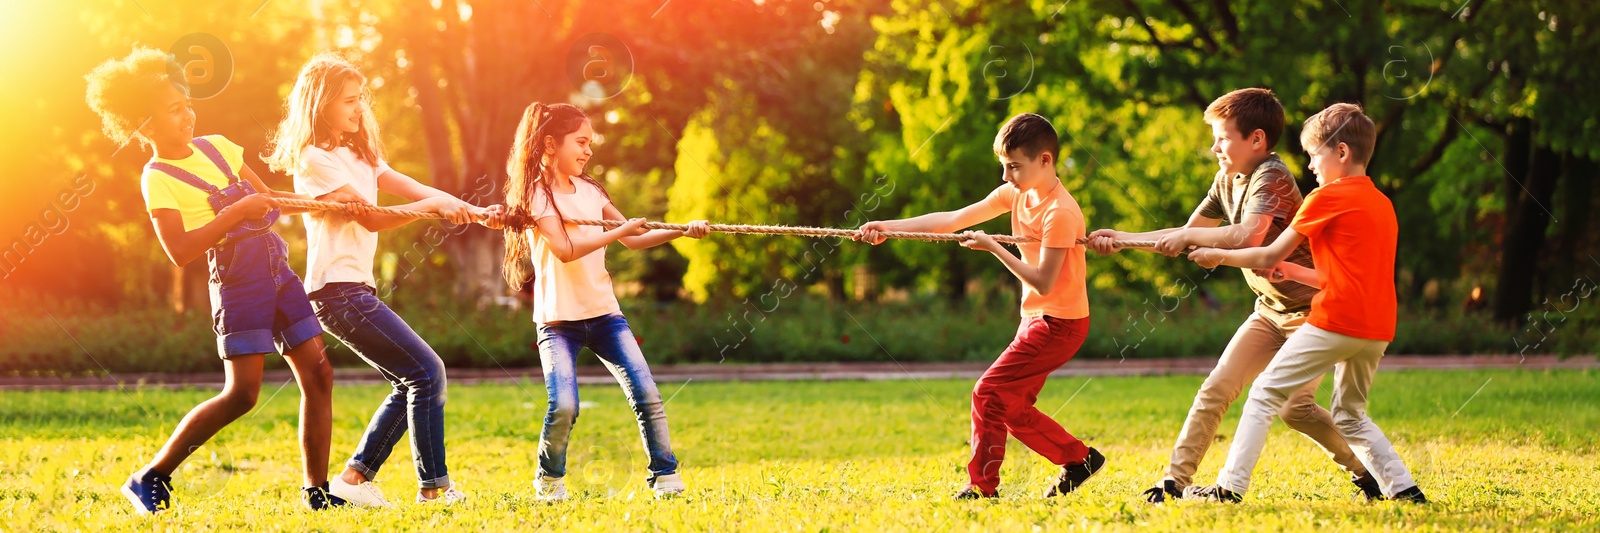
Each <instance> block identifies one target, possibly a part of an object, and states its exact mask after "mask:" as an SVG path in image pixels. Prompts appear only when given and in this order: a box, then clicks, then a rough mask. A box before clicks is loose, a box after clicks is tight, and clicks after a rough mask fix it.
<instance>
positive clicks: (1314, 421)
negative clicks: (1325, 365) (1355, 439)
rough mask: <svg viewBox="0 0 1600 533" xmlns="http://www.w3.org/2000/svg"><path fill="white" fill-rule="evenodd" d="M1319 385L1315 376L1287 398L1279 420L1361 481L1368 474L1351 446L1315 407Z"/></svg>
mask: <svg viewBox="0 0 1600 533" xmlns="http://www.w3.org/2000/svg"><path fill="white" fill-rule="evenodd" d="M1321 384H1322V376H1317V378H1316V379H1313V380H1311V382H1310V383H1307V384H1305V386H1303V387H1300V390H1297V391H1295V392H1294V394H1291V395H1289V399H1288V401H1287V402H1285V403H1284V404H1283V408H1282V409H1280V410H1279V411H1278V418H1281V419H1283V423H1285V424H1288V425H1289V427H1290V428H1293V429H1294V430H1295V431H1298V432H1300V434H1302V435H1305V436H1306V437H1308V438H1310V439H1311V441H1312V442H1315V443H1317V446H1320V447H1322V451H1324V452H1327V454H1328V458H1330V459H1333V462H1334V463H1337V464H1338V465H1339V467H1341V468H1343V469H1344V471H1345V472H1346V473H1348V474H1350V475H1351V476H1355V477H1361V476H1362V475H1363V474H1366V473H1367V467H1366V465H1363V464H1361V460H1360V459H1358V458H1357V457H1356V454H1355V452H1353V451H1351V450H1350V443H1349V442H1346V441H1345V439H1344V435H1343V434H1341V433H1340V432H1339V428H1338V427H1337V426H1335V425H1334V423H1333V415H1332V414H1331V413H1329V412H1328V410H1327V409H1323V408H1322V406H1321V405H1317V387H1318V386H1320V385H1321Z"/></svg>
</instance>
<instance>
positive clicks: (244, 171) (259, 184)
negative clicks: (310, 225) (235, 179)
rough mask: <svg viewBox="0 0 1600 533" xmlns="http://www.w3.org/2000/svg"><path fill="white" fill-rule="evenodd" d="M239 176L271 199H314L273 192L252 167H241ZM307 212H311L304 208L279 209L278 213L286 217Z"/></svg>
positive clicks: (301, 195)
mask: <svg viewBox="0 0 1600 533" xmlns="http://www.w3.org/2000/svg"><path fill="white" fill-rule="evenodd" d="M239 174H241V175H243V176H244V179H246V180H248V181H249V182H250V185H251V186H252V187H255V188H256V191H259V192H260V193H262V194H265V195H267V196H270V197H273V198H295V199H300V200H310V199H312V198H311V197H310V196H306V195H304V194H295V193H292V192H284V191H275V190H272V188H271V187H267V184H266V182H263V181H261V177H259V176H256V171H254V170H250V165H239ZM306 211H310V210H309V209H306V208H304V207H279V208H278V212H279V213H280V214H284V215H298V214H300V213H304V212H306ZM262 216H265V213H263V214H262Z"/></svg>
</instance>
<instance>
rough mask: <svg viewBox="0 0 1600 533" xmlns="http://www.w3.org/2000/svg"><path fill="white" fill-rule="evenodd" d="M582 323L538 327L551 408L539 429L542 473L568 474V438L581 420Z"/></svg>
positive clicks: (544, 475) (545, 381)
mask: <svg viewBox="0 0 1600 533" xmlns="http://www.w3.org/2000/svg"><path fill="white" fill-rule="evenodd" d="M582 337H583V331H582V326H576V327H574V326H572V325H569V324H544V325H540V326H539V341H538V342H539V366H542V367H544V388H545V394H546V395H547V396H548V398H549V407H548V408H547V409H546V410H545V414H544V429H543V430H541V431H540V432H539V476H540V477H551V478H561V477H566V475H567V437H568V436H570V435H571V434H572V426H573V424H575V423H577V421H578V373H577V364H578V350H581V349H582V348H583V343H582V342H583V341H582Z"/></svg>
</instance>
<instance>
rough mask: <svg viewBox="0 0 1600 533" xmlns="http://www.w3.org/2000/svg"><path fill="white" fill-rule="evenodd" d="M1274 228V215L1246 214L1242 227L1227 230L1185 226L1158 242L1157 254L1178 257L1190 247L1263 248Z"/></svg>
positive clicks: (1237, 226) (1232, 227)
mask: <svg viewBox="0 0 1600 533" xmlns="http://www.w3.org/2000/svg"><path fill="white" fill-rule="evenodd" d="M1270 229H1272V215H1265V214H1263V215H1246V216H1245V218H1244V220H1242V221H1240V223H1238V224H1229V225H1228V226H1225V227H1185V228H1183V229H1180V230H1178V231H1174V232H1172V233H1169V234H1167V235H1166V236H1165V237H1162V238H1161V240H1159V241H1156V251H1158V252H1161V253H1163V254H1166V255H1168V256H1172V257H1177V256H1178V254H1180V253H1183V251H1184V250H1187V249H1189V247H1190V246H1200V247H1206V248H1230V249H1233V248H1254V247H1257V246H1261V243H1262V241H1264V240H1266V238H1267V230H1270Z"/></svg>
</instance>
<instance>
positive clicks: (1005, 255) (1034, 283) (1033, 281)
mask: <svg viewBox="0 0 1600 533" xmlns="http://www.w3.org/2000/svg"><path fill="white" fill-rule="evenodd" d="M961 245H962V246H965V247H967V248H971V249H973V250H983V251H986V252H989V253H992V254H994V256H995V257H998V258H1000V262H1001V263H1005V265H1006V268H1007V269H1010V270H1011V273H1012V274H1016V275H1017V279H1020V280H1022V282H1023V283H1025V284H1027V285H1028V286H1029V287H1033V290H1034V292H1037V293H1039V294H1041V295H1047V294H1050V289H1053V288H1055V286H1056V278H1059V277H1061V264H1062V263H1064V262H1066V260H1067V250H1068V249H1067V248H1051V247H1048V246H1046V247H1044V248H1043V249H1042V250H1041V251H1040V253H1039V266H1037V267H1036V266H1033V265H1030V264H1028V263H1026V262H1024V261H1023V260H1022V259H1021V258H1019V257H1017V256H1016V255H1015V254H1012V253H1011V250H1009V249H1007V248H1006V247H1004V246H1001V245H1000V243H999V241H996V240H994V237H990V236H989V235H988V234H987V233H984V232H982V231H968V232H963V233H962V234H961Z"/></svg>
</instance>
